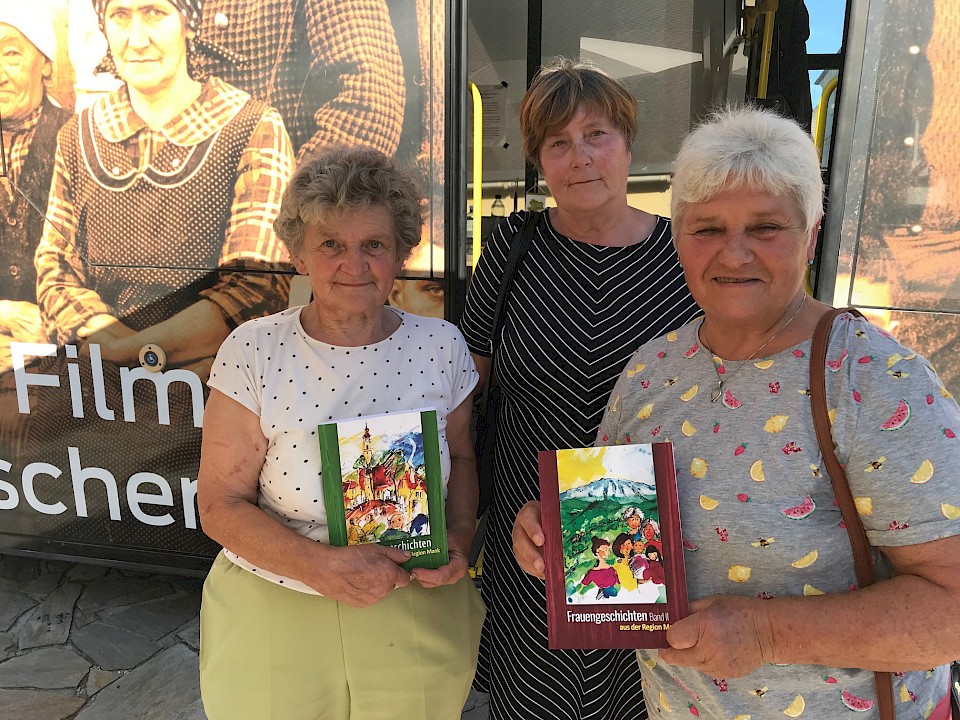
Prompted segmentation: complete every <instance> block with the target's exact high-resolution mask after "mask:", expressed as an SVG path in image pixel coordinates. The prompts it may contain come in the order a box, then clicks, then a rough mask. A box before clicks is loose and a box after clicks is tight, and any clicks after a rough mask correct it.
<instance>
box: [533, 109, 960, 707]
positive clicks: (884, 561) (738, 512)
mask: <svg viewBox="0 0 960 720" xmlns="http://www.w3.org/2000/svg"><path fill="white" fill-rule="evenodd" d="M822 193H823V183H822V181H821V177H820V162H819V158H818V155H817V152H816V149H815V148H814V146H813V143H812V142H811V139H810V136H809V135H808V134H807V133H806V132H804V131H803V130H802V129H801V128H800V127H799V126H798V125H797V124H796V123H795V122H793V121H792V120H787V119H785V118H782V117H779V116H777V115H775V114H773V113H771V112H768V111H762V110H756V109H735V110H727V111H723V112H720V113H718V114H716V115H715V116H713V117H711V118H710V119H709V120H708V121H707V122H705V123H704V124H703V125H701V126H700V127H699V128H697V129H696V130H695V131H694V132H693V133H692V134H691V135H690V136H689V137H688V138H687V139H686V140H685V141H684V143H683V145H682V146H681V148H680V152H679V154H678V156H677V159H676V168H675V174H674V181H673V196H672V202H671V204H672V212H673V218H674V223H675V227H676V234H675V237H676V243H677V250H678V252H679V255H680V261H681V262H682V263H683V268H684V274H685V276H686V279H687V283H688V284H689V286H690V289H691V291H692V292H693V295H694V297H695V298H696V299H697V302H698V303H699V305H700V307H702V308H703V311H704V317H703V319H702V321H700V322H694V323H690V324H689V325H687V326H684V327H683V328H681V329H679V330H678V331H677V332H676V333H675V334H670V335H667V336H665V337H662V338H659V339H657V340H654V341H652V342H649V343H647V344H645V345H644V346H643V347H641V348H640V350H639V351H638V352H637V354H636V355H635V356H634V358H633V359H632V360H631V361H630V363H629V364H628V367H630V368H636V367H643V366H645V367H643V370H642V371H640V372H635V373H624V374H622V375H621V376H620V379H619V381H618V382H617V386H616V387H615V388H614V390H613V393H612V395H611V398H610V402H609V405H608V409H607V412H606V414H605V415H604V419H603V422H602V423H601V425H600V430H599V432H598V435H597V441H596V442H597V444H598V445H613V444H619V443H625V442H631V441H632V442H645V441H652V440H654V429H655V428H656V429H657V436H658V437H668V438H670V440H671V441H672V442H673V443H674V453H675V456H676V466H677V475H678V478H677V483H678V489H679V495H680V516H681V518H682V522H683V536H684V547H685V553H684V555H685V557H684V563H685V566H686V573H687V588H688V591H689V595H690V600H691V601H692V602H691V603H690V609H691V614H690V615H689V616H688V617H686V618H684V619H682V620H680V621H679V622H675V623H674V624H673V625H672V627H671V628H670V630H669V631H668V633H667V641H668V642H669V643H670V645H671V647H670V648H668V649H665V650H661V651H659V652H657V651H639V653H638V655H639V658H640V660H641V662H640V669H641V671H642V673H643V676H644V687H645V695H646V701H647V706H648V708H650V710H651V714H653V713H654V712H656V711H659V712H661V713H666V712H669V710H670V708H673V709H674V710H676V709H678V708H687V707H689V708H690V709H691V712H693V710H694V709H695V710H696V713H694V714H696V715H698V716H699V717H701V718H731V717H741V718H745V717H750V718H752V719H753V720H761V719H763V718H769V719H773V718H782V717H783V716H784V714H786V715H787V716H790V717H799V716H800V715H801V714H803V715H804V717H807V716H809V717H814V718H836V717H844V716H845V715H846V714H847V713H849V711H851V710H853V711H862V712H863V714H862V715H860V717H865V718H877V717H878V716H879V715H878V710H879V706H878V697H879V696H878V691H877V686H876V683H875V677H874V671H881V672H888V673H893V674H894V677H893V690H894V697H895V698H896V700H895V705H896V712H897V717H898V718H899V719H900V720H906V719H908V718H917V719H919V718H933V719H934V720H947V718H949V716H950V702H949V697H948V674H949V673H948V665H949V663H950V662H951V661H952V660H953V659H955V658H957V657H958V656H960V480H958V468H960V442H958V440H957V439H956V430H955V429H957V428H960V409H958V407H957V403H956V402H955V401H954V400H953V398H952V396H951V395H950V393H949V392H948V391H947V390H946V388H945V387H943V385H942V383H941V381H940V379H939V378H938V377H937V375H936V373H934V371H933V369H932V368H931V367H930V365H929V363H927V361H926V360H925V359H924V358H922V357H920V356H919V355H917V354H916V353H914V352H912V351H911V350H910V349H909V348H906V347H904V346H903V345H901V344H900V343H898V342H897V341H896V340H895V339H894V338H893V337H891V336H890V335H889V334H888V333H887V332H885V331H884V330H881V329H880V328H878V327H876V326H874V325H872V324H870V323H869V322H867V321H866V320H864V319H861V318H858V317H855V316H853V315H851V314H849V313H844V314H841V315H840V316H839V317H838V318H837V319H835V320H834V322H833V325H832V329H831V330H830V333H829V340H828V346H827V355H826V361H825V362H826V376H827V381H826V398H827V407H828V408H830V411H829V414H830V416H831V420H832V427H831V434H832V441H833V443H834V445H835V446H836V453H837V456H838V458H839V459H840V462H842V463H844V464H845V466H846V475H847V481H848V483H849V487H850V490H851V493H852V496H853V498H854V500H855V504H856V509H857V512H858V514H859V517H860V520H861V522H862V524H863V527H864V529H865V530H866V535H867V539H868V541H869V543H870V545H871V546H872V548H871V553H872V555H873V559H874V573H875V575H876V576H877V578H878V582H876V583H875V584H872V585H869V586H868V587H863V588H860V587H859V586H858V577H857V573H856V572H855V567H854V554H853V550H852V546H851V543H850V538H849V536H848V532H847V529H846V528H845V525H844V523H843V518H842V516H841V513H840V510H839V508H838V507H837V506H836V505H835V502H834V491H833V485H832V484H831V481H830V478H829V477H828V471H827V469H826V467H825V463H824V460H823V456H822V454H821V452H820V445H819V443H818V440H817V436H816V433H815V430H814V425H813V418H812V415H811V400H810V392H811V390H810V374H811V373H810V370H811V368H810V361H811V339H812V336H813V332H814V328H815V327H816V326H817V323H818V321H819V320H820V319H821V317H823V316H824V315H825V314H826V313H828V312H829V311H830V308H829V306H827V305H824V304H823V303H820V302H818V301H816V300H813V299H812V298H810V297H808V296H807V295H806V293H805V292H804V278H805V272H806V269H807V266H808V263H809V262H811V261H812V260H813V258H814V254H815V250H816V242H817V234H818V231H819V225H820V219H821V217H822V214H823V210H822ZM641 407H647V408H652V412H649V413H647V412H645V413H642V414H641V416H639V417H638V410H639V408H641ZM681 426H683V427H684V430H681ZM628 438H629V439H628ZM721 531H722V532H721ZM514 538H515V541H516V552H517V559H518V561H519V562H520V564H521V565H522V566H523V567H524V568H525V569H526V570H527V571H528V572H531V573H533V574H535V575H538V576H540V575H542V572H543V563H542V558H541V557H540V548H541V547H542V541H543V534H542V530H541V528H540V526H539V508H538V507H537V506H536V505H535V504H530V505H528V506H527V507H525V508H524V509H523V510H522V511H521V513H520V516H519V517H518V520H517V526H516V528H515V531H514Z"/></svg>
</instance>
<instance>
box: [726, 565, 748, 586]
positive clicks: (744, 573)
mask: <svg viewBox="0 0 960 720" xmlns="http://www.w3.org/2000/svg"><path fill="white" fill-rule="evenodd" d="M751 572H752V571H751V570H750V568H748V567H747V566H746V565H731V566H730V567H729V568H728V569H727V577H728V578H730V579H731V580H732V581H733V582H737V583H743V582H746V581H747V580H749V579H750V573H751Z"/></svg>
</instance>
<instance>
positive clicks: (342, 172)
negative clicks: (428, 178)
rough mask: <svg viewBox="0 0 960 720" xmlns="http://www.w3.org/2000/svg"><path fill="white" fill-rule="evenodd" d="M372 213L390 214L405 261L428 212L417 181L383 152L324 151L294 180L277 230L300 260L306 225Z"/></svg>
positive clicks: (345, 148)
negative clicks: (374, 210)
mask: <svg viewBox="0 0 960 720" xmlns="http://www.w3.org/2000/svg"><path fill="white" fill-rule="evenodd" d="M368 208H384V209H385V210H387V212H389V214H390V217H391V218H392V219H393V226H394V230H395V233H396V240H397V255H398V256H399V257H400V259H401V260H406V259H407V258H408V257H409V256H410V251H411V250H413V248H415V247H416V246H417V245H418V244H419V243H420V236H421V233H422V231H423V219H424V218H423V215H424V210H423V203H422V197H421V195H420V191H419V188H418V187H417V182H416V180H414V179H413V176H412V175H411V174H410V173H408V172H406V171H405V170H402V169H401V168H400V166H399V165H397V164H396V163H395V162H394V161H393V160H392V159H391V158H388V157H387V156H386V155H384V154H383V153H382V152H380V151H379V150H374V149H373V148H369V147H364V146H359V145H355V146H352V147H348V146H345V145H337V146H333V147H329V148H325V149H323V150H321V151H320V152H319V153H318V154H317V155H315V156H313V157H312V159H310V160H309V161H308V162H306V163H304V164H303V165H302V166H301V167H300V169H299V170H297V172H296V173H295V174H294V176H293V177H292V178H291V179H290V182H289V183H288V184H287V187H286V190H284V192H283V200H282V201H281V203H280V213H279V215H277V219H276V220H274V221H273V229H274V231H275V232H276V233H277V237H279V238H280V239H281V240H282V241H283V244H284V245H286V246H287V251H288V252H289V253H290V255H291V257H294V258H299V257H300V255H301V253H302V252H303V235H304V230H305V229H306V227H307V225H314V224H320V223H323V222H325V221H326V220H327V219H328V218H329V217H330V216H331V215H340V214H342V213H344V212H347V211H350V210H365V209H368Z"/></svg>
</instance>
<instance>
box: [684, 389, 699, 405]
mask: <svg viewBox="0 0 960 720" xmlns="http://www.w3.org/2000/svg"><path fill="white" fill-rule="evenodd" d="M699 390H700V386H699V385H694V386H693V387H692V388H690V389H689V390H687V391H686V392H685V393H684V394H683V395H681V396H680V399H681V400H683V401H684V402H690V401H691V400H693V398H695V397H696V396H697V392H698V391H699Z"/></svg>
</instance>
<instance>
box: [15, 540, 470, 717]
mask: <svg viewBox="0 0 960 720" xmlns="http://www.w3.org/2000/svg"><path fill="white" fill-rule="evenodd" d="M201 584H202V581H201V580H200V579H197V578H185V577H177V576H172V575H156V574H147V573H140V572H134V571H129V570H119V569H116V568H107V567H102V566H98V565H86V564H75V563H68V562H58V561H51V560H38V559H33V558H22V557H17V556H13V555H0V717H2V718H3V719H4V720H206V715H205V714H204V712H203V706H202V704H201V702H200V683H199V671H198V662H199V660H198V650H199V647H200V620H199V616H198V613H199V610H200V588H201ZM487 717H488V706H487V701H486V697H485V696H481V695H477V694H473V693H472V694H471V696H470V698H469V699H468V700H467V704H466V706H465V707H464V713H463V716H462V720H486V719H487ZM252 720H255V719H252Z"/></svg>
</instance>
